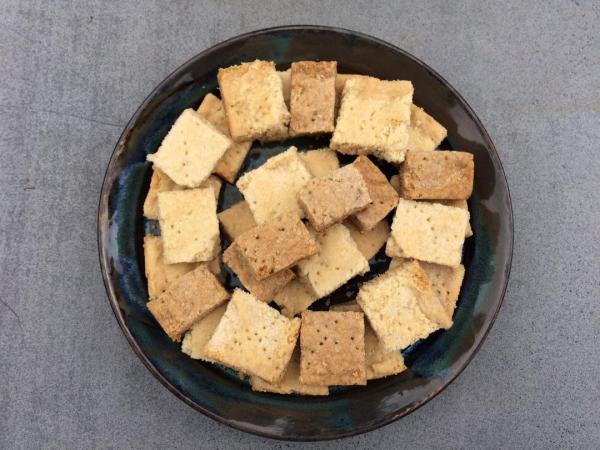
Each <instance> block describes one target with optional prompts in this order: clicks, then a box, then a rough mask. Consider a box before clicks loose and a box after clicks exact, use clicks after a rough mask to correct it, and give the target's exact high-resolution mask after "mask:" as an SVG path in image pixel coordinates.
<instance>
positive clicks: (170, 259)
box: [158, 188, 219, 264]
mask: <svg viewBox="0 0 600 450" xmlns="http://www.w3.org/2000/svg"><path fill="white" fill-rule="evenodd" d="M158 212H159V215H158V216H159V217H158V220H159V223H160V232H161V235H162V238H163V246H164V254H165V261H166V262H167V264H174V263H179V262H199V261H210V260H211V259H213V257H214V256H215V248H218V247H217V243H218V242H219V221H218V220H217V203H216V201H215V195H214V191H213V189H212V188H204V189H189V190H185V191H167V192H160V193H159V194H158Z"/></svg>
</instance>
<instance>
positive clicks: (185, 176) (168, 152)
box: [147, 108, 232, 188]
mask: <svg viewBox="0 0 600 450" xmlns="http://www.w3.org/2000/svg"><path fill="white" fill-rule="evenodd" d="M231 144H232V142H231V139H229V138H228V137H227V136H225V135H224V134H223V133H221V132H220V131H219V130H217V129H216V128H215V127H214V126H213V125H211V124H210V123H209V122H208V121H207V120H206V119H204V117H202V116H201V115H200V114H198V113H197V112H196V111H194V110H193V109H191V108H190V109H186V110H185V111H183V113H182V114H181V115H180V116H179V118H178V119H177V120H176V121H175V124H174V125H173V127H171V130H169V132H168V133H167V135H166V136H165V138H164V139H163V141H162V144H160V147H159V148H158V151H157V152H156V153H153V154H150V155H148V156H147V159H148V161H152V162H153V163H154V165H155V166H156V167H158V168H159V169H160V170H162V171H163V172H164V173H165V174H166V175H167V176H168V177H169V178H171V179H172V180H173V181H174V182H175V183H177V184H178V185H180V186H186V187H190V188H195V187H198V186H200V184H201V183H202V182H203V181H204V180H206V179H207V178H208V176H209V175H210V174H211V172H212V171H213V169H214V168H215V166H216V164H217V162H218V161H219V159H221V157H222V156H223V154H225V152H226V151H227V150H228V149H229V147H230V146H231Z"/></svg>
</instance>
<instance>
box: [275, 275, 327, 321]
mask: <svg viewBox="0 0 600 450" xmlns="http://www.w3.org/2000/svg"><path fill="white" fill-rule="evenodd" d="M316 300H317V294H315V293H314V292H313V290H312V289H311V287H310V286H309V285H308V283H307V282H306V280H301V279H299V278H296V279H295V280H292V281H290V282H289V283H288V284H286V285H285V286H284V287H283V289H281V290H280V291H279V292H277V293H276V294H275V295H274V297H273V301H274V302H275V303H277V305H278V306H279V307H280V308H281V314H283V315H284V316H286V317H294V316H295V315H296V314H299V313H301V312H302V311H305V310H307V309H308V307H309V306H310V305H312V304H313V303H314V302H315V301H316Z"/></svg>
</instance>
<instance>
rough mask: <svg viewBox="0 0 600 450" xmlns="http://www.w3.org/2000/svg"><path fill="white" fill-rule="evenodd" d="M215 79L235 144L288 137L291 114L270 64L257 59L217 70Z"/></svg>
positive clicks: (272, 64)
mask: <svg viewBox="0 0 600 450" xmlns="http://www.w3.org/2000/svg"><path fill="white" fill-rule="evenodd" d="M217 79H218V82H219V90H220V91H221V99H222V101H223V106H224V107H225V113H226V115H227V121H228V124H229V132H230V133H231V136H232V138H233V140H234V141H236V142H241V141H252V140H254V139H260V140H261V141H267V140H277V139H281V138H282V137H285V136H287V133H288V123H289V121H290V113H289V112H288V109H287V107H286V106H285V101H284V98H283V87H282V83H281V78H280V77H279V76H278V75H277V71H276V70H275V64H274V63H273V62H271V61H258V60H257V61H253V62H249V63H242V64H240V65H237V66H231V67H227V68H224V69H219V73H218V75H217Z"/></svg>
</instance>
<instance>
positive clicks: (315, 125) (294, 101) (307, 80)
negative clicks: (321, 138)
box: [290, 61, 337, 136]
mask: <svg viewBox="0 0 600 450" xmlns="http://www.w3.org/2000/svg"><path fill="white" fill-rule="evenodd" d="M336 72H337V62H335V61H320V62H315V61H298V62H293V63H292V73H291V78H292V80H291V82H292V86H291V94H290V113H291V120H290V135H293V136H301V135H307V134H320V133H331V132H333V129H334V126H335V75H336Z"/></svg>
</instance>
